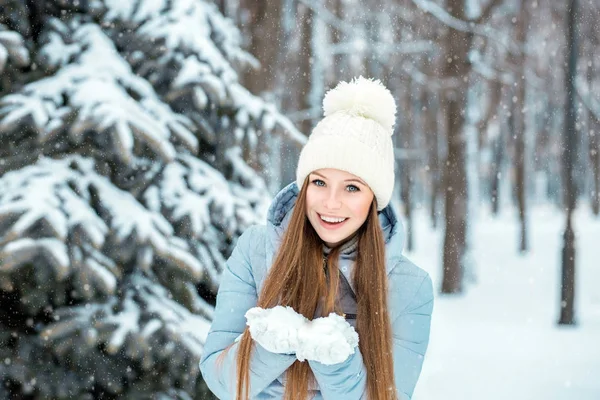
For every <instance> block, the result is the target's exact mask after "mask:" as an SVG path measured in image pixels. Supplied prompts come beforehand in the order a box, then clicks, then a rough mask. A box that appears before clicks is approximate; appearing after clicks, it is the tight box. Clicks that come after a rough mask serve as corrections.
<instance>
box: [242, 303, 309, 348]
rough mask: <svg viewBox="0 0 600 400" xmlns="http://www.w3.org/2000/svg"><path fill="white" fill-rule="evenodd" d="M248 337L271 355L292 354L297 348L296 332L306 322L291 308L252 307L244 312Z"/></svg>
mask: <svg viewBox="0 0 600 400" xmlns="http://www.w3.org/2000/svg"><path fill="white" fill-rule="evenodd" d="M246 319H247V322H246V325H248V328H249V330H250V336H252V339H254V340H255V341H256V342H258V343H259V344H260V345H261V346H262V347H264V348H265V349H266V350H268V351H270V352H272V353H280V354H292V353H294V352H295V351H296V349H297V348H298V344H299V342H298V330H299V329H300V327H301V326H302V325H303V324H304V323H305V322H306V321H308V320H307V319H306V318H305V317H304V316H303V315H301V314H298V313H297V312H296V311H294V309H293V308H292V307H283V306H276V307H273V308H268V309H263V308H260V307H253V308H251V309H249V310H248V311H247V312H246Z"/></svg>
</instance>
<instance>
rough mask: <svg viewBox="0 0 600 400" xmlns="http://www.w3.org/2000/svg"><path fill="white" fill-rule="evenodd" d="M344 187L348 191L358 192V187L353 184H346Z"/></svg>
mask: <svg viewBox="0 0 600 400" xmlns="http://www.w3.org/2000/svg"><path fill="white" fill-rule="evenodd" d="M346 189H347V190H348V191H349V192H360V189H359V188H358V186H354V185H348V186H346Z"/></svg>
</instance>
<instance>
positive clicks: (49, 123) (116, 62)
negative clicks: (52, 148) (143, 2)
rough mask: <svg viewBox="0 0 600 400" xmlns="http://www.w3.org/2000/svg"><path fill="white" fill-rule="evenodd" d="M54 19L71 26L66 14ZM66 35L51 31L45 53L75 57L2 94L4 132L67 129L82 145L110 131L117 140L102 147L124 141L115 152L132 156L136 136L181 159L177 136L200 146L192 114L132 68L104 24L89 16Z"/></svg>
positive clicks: (47, 134) (60, 132)
mask: <svg viewBox="0 0 600 400" xmlns="http://www.w3.org/2000/svg"><path fill="white" fill-rule="evenodd" d="M53 22H54V25H55V26H57V25H60V27H61V30H62V31H68V29H67V28H66V27H65V26H64V25H61V24H62V23H61V22H59V21H57V20H55V21H53ZM59 36H60V35H59V32H58V31H54V32H50V33H49V35H48V38H49V40H48V42H47V44H46V45H45V46H43V47H42V50H41V57H42V59H44V60H45V62H46V63H47V65H48V66H49V67H54V68H57V67H59V66H61V65H62V64H64V63H68V64H66V65H64V66H63V67H62V68H61V69H60V70H58V72H57V73H56V74H55V75H53V76H49V77H47V78H43V79H40V80H38V81H35V82H32V83H29V84H27V85H25V87H24V88H23V89H22V90H21V91H19V92H17V93H15V94H11V95H8V96H5V97H3V98H2V101H0V135H1V134H2V133H5V134H6V133H12V132H14V131H17V130H18V129H20V128H22V127H23V126H24V125H25V126H32V127H33V128H34V129H35V131H36V133H37V135H38V140H39V141H40V142H41V143H42V144H43V143H45V142H48V141H50V140H52V139H54V140H55V141H60V140H64V136H67V138H68V139H69V140H70V141H71V142H73V143H74V144H76V145H77V144H81V143H82V142H83V141H84V140H86V139H88V140H89V141H90V142H92V143H98V142H101V140H98V139H96V137H97V136H104V137H105V139H104V140H105V141H109V142H110V143H112V144H113V146H106V148H103V149H102V150H103V151H109V150H112V149H117V150H116V153H117V154H114V156H116V157H117V158H119V159H120V160H122V161H123V162H125V163H127V164H130V163H131V162H132V159H133V157H134V153H135V152H136V150H135V148H136V143H135V142H136V141H139V142H142V143H144V145H146V146H147V147H148V148H149V149H151V150H152V151H153V152H155V153H156V154H157V155H158V156H159V157H161V158H162V159H163V160H165V161H171V160H173V159H174V157H175V154H176V150H175V147H174V146H175V144H178V143H179V144H182V145H184V146H185V148H187V149H189V150H191V151H194V150H195V149H196V148H197V146H198V143H197V139H196V138H195V137H194V135H193V133H192V131H191V129H193V126H192V123H191V121H190V120H188V119H187V118H186V117H184V116H182V115H179V114H176V113H174V112H173V111H172V110H170V109H169V107H168V106H167V105H166V104H164V103H162V101H161V100H160V99H159V98H158V97H157V96H156V93H155V92H154V90H153V89H152V86H151V85H150V84H149V83H148V82H146V81H145V80H144V79H142V78H139V77H137V76H135V75H134V74H133V72H132V71H131V68H130V67H129V65H128V64H127V62H125V61H124V60H123V59H122V58H121V57H120V56H119V54H118V53H117V52H116V50H115V49H114V45H113V44H112V42H111V41H110V39H108V38H107V37H106V36H105V34H104V33H103V32H102V31H101V30H100V28H99V27H98V26H97V25H94V24H84V25H81V26H79V27H77V28H75V29H74V31H73V32H72V34H70V33H69V32H67V33H63V35H62V36H60V37H59ZM68 46H76V47H77V48H78V51H77V52H76V51H74V50H73V51H71V53H69V52H67V53H66V54H70V55H69V56H65V52H63V51H62V50H63V49H65V48H66V47H68ZM75 54H76V55H75ZM56 55H59V56H58V58H57V57H56ZM137 147H139V146H137Z"/></svg>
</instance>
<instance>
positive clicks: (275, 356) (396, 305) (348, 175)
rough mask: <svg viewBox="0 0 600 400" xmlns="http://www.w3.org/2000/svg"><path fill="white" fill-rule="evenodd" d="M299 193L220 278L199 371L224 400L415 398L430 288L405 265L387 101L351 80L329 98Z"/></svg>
mask: <svg viewBox="0 0 600 400" xmlns="http://www.w3.org/2000/svg"><path fill="white" fill-rule="evenodd" d="M323 103H324V109H325V118H323V119H322V120H321V121H320V122H319V124H317V126H316V127H315V129H314V130H313V132H312V133H311V135H310V137H309V139H308V142H307V143H306V145H305V146H304V148H303V149H302V152H301V154H300V159H299V161H298V168H297V170H296V181H295V182H293V183H291V184H289V185H288V186H287V187H286V188H284V189H283V190H281V191H280V192H279V193H278V194H277V196H276V197H275V199H274V200H273V203H272V204H271V207H270V209H269V215H268V219H267V225H266V226H256V227H252V228H251V229H249V230H248V231H246V232H245V233H244V234H243V235H242V236H241V237H240V239H239V241H238V243H237V246H236V248H235V250H234V252H233V254H232V255H231V258H230V259H229V260H228V262H227V268H226V269H225V271H224V273H223V278H222V281H221V285H220V287H219V293H218V296H217V306H216V310H215V315H214V320H213V324H212V326H211V330H210V333H209V334H208V338H207V341H206V345H205V348H204V353H203V356H202V360H201V364H200V368H201V371H202V374H203V377H204V380H205V382H206V383H207V385H208V386H209V388H210V389H211V390H212V391H213V392H214V393H215V394H216V395H217V396H218V397H219V398H227V399H231V398H235V399H238V400H246V399H249V398H255V397H256V398H270V399H286V400H291V399H301V400H304V399H308V398H312V399H315V400H319V399H369V400H376V399H377V400H379V399H385V400H388V399H403V400H406V399H410V398H411V396H412V393H413V391H414V388H415V385H416V383H417V379H418V377H419V375H420V373H421V367H422V365H423V359H424V355H425V351H426V350H427V345H428V341H429V327H430V323H431V313H432V310H433V288H432V284H431V279H430V278H429V275H428V274H427V273H426V272H425V271H423V270H422V269H420V268H419V267H417V266H415V265H414V264H412V263H411V262H410V261H409V260H407V259H406V257H404V256H403V255H402V247H403V243H402V240H403V229H402V225H401V223H400V221H399V220H398V217H397V213H396V211H395V210H394V208H393V207H392V206H391V205H390V204H389V203H390V198H391V195H392V190H393V187H394V158H393V146H392V140H391V135H392V133H393V125H394V114H395V102H394V99H393V97H392V95H391V93H390V92H389V91H388V90H387V89H386V88H385V87H384V86H383V85H382V84H381V83H380V82H379V81H371V80H367V79H364V78H362V77H361V78H358V79H356V80H354V81H352V82H349V83H346V82H342V83H340V84H339V85H338V86H337V87H336V88H335V89H333V90H331V91H330V92H328V93H327V95H326V96H325V99H324V101H323Z"/></svg>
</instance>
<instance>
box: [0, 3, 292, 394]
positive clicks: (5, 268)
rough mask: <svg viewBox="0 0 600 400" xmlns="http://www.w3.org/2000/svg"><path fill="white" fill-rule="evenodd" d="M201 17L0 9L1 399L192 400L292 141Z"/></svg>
mask: <svg viewBox="0 0 600 400" xmlns="http://www.w3.org/2000/svg"><path fill="white" fill-rule="evenodd" d="M240 42H241V38H240V34H239V31H238V30H237V28H236V27H235V26H234V25H233V24H232V23H231V21H230V20H228V19H226V18H224V17H223V16H222V15H221V14H220V13H219V11H218V9H217V8H216V6H215V5H213V4H210V3H207V2H205V1H204V0H177V1H170V0H153V1H144V0H131V1H123V0H43V1H42V0H35V1H33V0H5V1H0V73H1V79H0V382H1V383H2V385H0V398H32V399H38V398H39V399H47V398H59V399H60V398H70V399H72V398H77V399H93V398H105V399H109V398H124V399H128V398H129V399H140V398H178V399H191V398H203V396H204V394H205V393H206V388H205V387H204V386H203V383H202V379H201V377H200V374H199V368H198V361H199V358H200V355H201V353H202V350H203V343H204V339H205V337H206V334H207V333H208V329H209V325H210V321H211V318H212V312H213V304H214V296H215V294H216V290H217V287H218V282H219V276H220V274H221V271H222V268H223V267H224V263H225V260H226V258H227V257H228V255H229V254H230V252H231V251H232V249H233V246H234V245H235V242H236V239H237V238H238V237H239V235H240V234H241V233H242V232H243V231H244V230H245V229H246V228H247V227H248V226H249V225H251V224H253V223H256V222H257V221H258V220H259V219H260V218H262V216H263V215H264V213H265V211H266V207H267V205H268V194H267V191H266V187H265V183H264V181H263V180H262V179H261V178H259V176H258V175H257V174H256V173H255V172H254V170H253V169H251V168H250V167H249V166H248V165H247V164H246V163H245V162H244V159H243V152H244V151H246V152H247V151H248V150H250V151H251V150H252V149H253V146H255V144H256V142H257V137H258V136H259V135H261V134H270V133H272V132H273V131H274V130H275V129H277V128H278V127H283V128H284V129H288V130H293V127H291V124H290V123H289V121H287V120H286V119H285V118H284V117H283V116H282V115H281V114H280V113H279V112H278V111H277V110H276V109H275V108H274V107H273V106H272V105H270V104H267V103H265V102H263V101H261V100H260V99H258V98H257V97H255V96H253V95H252V94H250V93H249V92H248V91H247V90H246V89H245V88H244V87H243V86H241V85H240V83H239V81H238V74H237V72H236V71H240V70H241V69H242V68H246V67H248V66H252V65H255V64H256V60H255V59H254V58H253V57H252V56H251V55H249V54H248V53H246V52H244V51H243V50H242V49H241V47H240Z"/></svg>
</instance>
